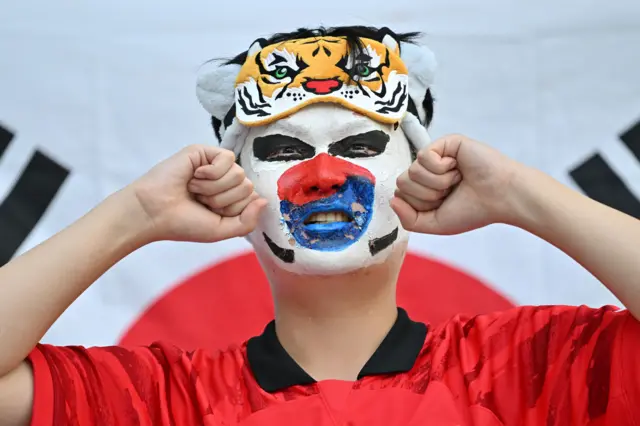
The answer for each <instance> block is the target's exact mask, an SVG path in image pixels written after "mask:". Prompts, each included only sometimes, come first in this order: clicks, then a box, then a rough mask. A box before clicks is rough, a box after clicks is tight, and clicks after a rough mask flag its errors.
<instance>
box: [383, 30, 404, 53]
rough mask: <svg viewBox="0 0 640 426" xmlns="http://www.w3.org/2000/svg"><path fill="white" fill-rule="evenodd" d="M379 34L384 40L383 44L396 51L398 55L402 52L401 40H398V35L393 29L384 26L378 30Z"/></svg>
mask: <svg viewBox="0 0 640 426" xmlns="http://www.w3.org/2000/svg"><path fill="white" fill-rule="evenodd" d="M378 36H379V37H380V39H381V40H382V44H384V45H385V46H386V47H387V48H388V49H389V50H391V51H392V52H395V53H396V54H397V55H399V54H400V42H399V41H398V36H396V34H395V33H394V32H393V31H391V30H390V29H389V28H387V27H382V28H380V29H379V30H378Z"/></svg>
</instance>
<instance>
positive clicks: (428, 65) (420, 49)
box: [401, 43, 438, 123]
mask: <svg viewBox="0 0 640 426" xmlns="http://www.w3.org/2000/svg"><path fill="white" fill-rule="evenodd" d="M401 52H402V54H401V57H402V61H403V62H404V63H405V65H406V66H407V69H408V70H409V96H411V99H413V102H414V103H415V104H416V107H417V109H418V113H419V115H420V117H419V118H420V121H422V122H423V123H424V121H425V119H426V115H425V111H424V108H423V107H422V101H424V98H425V96H426V94H427V89H429V88H430V87H431V86H432V85H433V80H434V77H435V73H436V68H437V65H438V64H437V62H436V57H435V55H434V54H433V52H432V51H431V49H429V48H428V47H426V46H424V45H419V44H411V43H402V45H401Z"/></svg>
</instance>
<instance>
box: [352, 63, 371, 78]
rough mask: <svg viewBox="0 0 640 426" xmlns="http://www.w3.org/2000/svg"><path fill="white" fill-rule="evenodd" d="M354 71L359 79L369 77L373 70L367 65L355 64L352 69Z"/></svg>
mask: <svg viewBox="0 0 640 426" xmlns="http://www.w3.org/2000/svg"><path fill="white" fill-rule="evenodd" d="M354 71H355V72H356V74H357V75H358V76H359V77H369V76H370V75H371V73H372V72H373V70H372V69H371V67H370V66H368V65H367V64H362V63H360V64H356V66H355V67H354Z"/></svg>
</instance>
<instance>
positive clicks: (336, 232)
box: [280, 177, 375, 251]
mask: <svg viewBox="0 0 640 426" xmlns="http://www.w3.org/2000/svg"><path fill="white" fill-rule="evenodd" d="M374 190H375V185H374V184H373V183H371V182H370V181H369V180H368V179H364V178H361V177H349V178H347V180H346V182H345V184H344V185H342V187H340V189H339V190H338V191H337V192H336V193H335V194H333V195H331V196H329V197H327V198H322V199H320V200H316V201H312V202H309V203H305V204H303V205H295V204H293V203H291V202H289V201H281V202H280V212H281V213H282V217H283V218H284V222H285V224H286V225H287V227H288V228H289V232H291V235H292V236H293V238H294V239H295V240H296V242H297V243H298V244H299V245H300V246H302V247H305V248H309V249H313V250H320V251H340V250H344V249H345V248H347V247H349V246H350V245H351V244H353V243H355V242H356V241H358V239H360V237H361V236H362V235H363V234H364V233H365V231H366V230H367V227H368V226H369V222H371V216H372V214H373V200H374V198H373V196H374ZM319 212H342V213H346V214H347V216H349V218H351V219H352V220H351V221H350V222H333V223H313V224H305V223H304V222H305V221H306V220H307V219H308V218H309V217H310V216H311V215H312V214H314V213H319Z"/></svg>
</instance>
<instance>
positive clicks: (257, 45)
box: [247, 38, 267, 58]
mask: <svg viewBox="0 0 640 426" xmlns="http://www.w3.org/2000/svg"><path fill="white" fill-rule="evenodd" d="M266 45H267V40H265V39H263V38H259V39H257V40H256V41H254V42H253V43H252V44H251V47H249V50H247V57H248V58H250V57H252V56H253V55H255V54H257V53H258V52H260V51H261V50H262V49H264V47H265V46H266Z"/></svg>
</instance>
